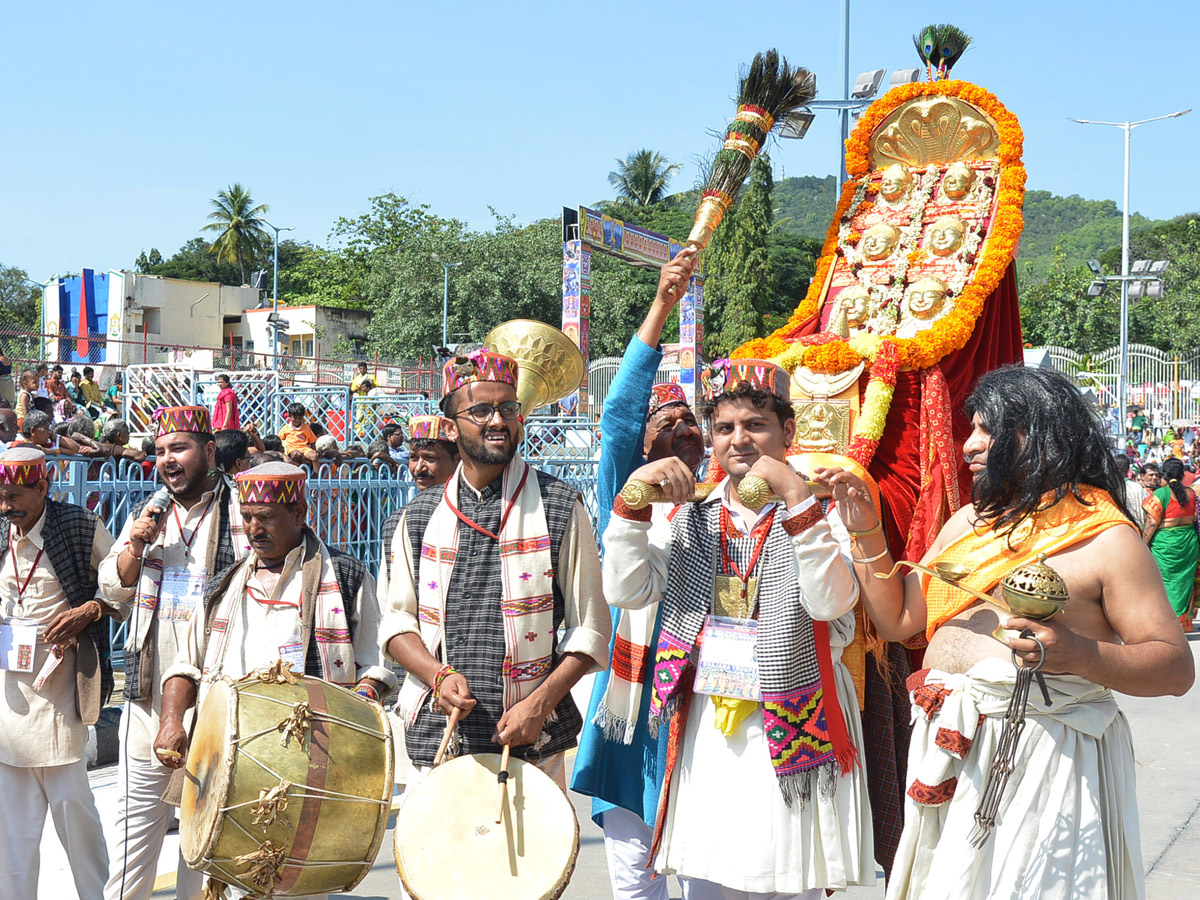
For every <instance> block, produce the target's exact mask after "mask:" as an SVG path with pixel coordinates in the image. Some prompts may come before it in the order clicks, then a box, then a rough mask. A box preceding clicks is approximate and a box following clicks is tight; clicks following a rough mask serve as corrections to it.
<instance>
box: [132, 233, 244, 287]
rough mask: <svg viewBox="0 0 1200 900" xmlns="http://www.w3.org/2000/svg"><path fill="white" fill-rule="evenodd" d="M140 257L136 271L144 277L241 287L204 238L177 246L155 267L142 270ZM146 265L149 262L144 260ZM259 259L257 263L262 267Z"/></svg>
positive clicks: (236, 274)
mask: <svg viewBox="0 0 1200 900" xmlns="http://www.w3.org/2000/svg"><path fill="white" fill-rule="evenodd" d="M142 262H143V260H142V259H141V258H140V257H139V259H138V262H137V264H136V268H137V270H138V271H139V272H141V273H142V274H146V275H160V276H162V277H163V278H182V279H184V280H185V281H211V282H215V283H216V284H231V285H239V284H243V283H244V282H243V280H242V277H241V273H240V272H239V271H238V268H237V266H236V265H234V264H233V263H228V262H223V261H222V260H220V259H218V258H217V255H216V254H215V253H213V252H212V245H211V244H210V243H209V242H208V241H206V240H205V239H204V238H201V237H196V238H192V239H191V240H190V241H188V242H187V243H186V244H184V245H183V246H182V247H180V248H179V249H178V250H177V251H176V252H175V253H174V254H173V255H172V256H171V258H170V259H166V260H163V261H161V262H159V263H158V264H156V265H148V266H147V267H146V268H145V269H144V270H143V268H142V265H141V263H142ZM145 262H147V263H149V262H150V259H149V257H147V259H146V260H145ZM261 262H262V261H261V260H256V263H259V264H261Z"/></svg>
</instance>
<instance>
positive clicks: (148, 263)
mask: <svg viewBox="0 0 1200 900" xmlns="http://www.w3.org/2000/svg"><path fill="white" fill-rule="evenodd" d="M162 264H163V255H162V254H161V253H159V252H158V248H157V247H151V248H150V252H149V253H146V251H145V250H143V251H142V252H141V253H139V254H138V258H137V262H135V263H134V264H133V270H134V271H135V272H137V273H138V274H139V275H149V274H150V270H151V269H153V268H154V267H155V266H161V265H162Z"/></svg>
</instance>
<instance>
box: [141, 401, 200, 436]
mask: <svg viewBox="0 0 1200 900" xmlns="http://www.w3.org/2000/svg"><path fill="white" fill-rule="evenodd" d="M154 418H155V420H156V422H157V423H158V425H157V427H156V428H155V431H154V437H155V438H160V437H162V436H163V435H164V434H174V433H175V432H177V431H186V432H190V433H192V434H212V419H211V418H210V417H209V415H208V410H207V409H205V408H204V407H203V406H167V407H163V408H162V409H159V410H156V411H155V413H154Z"/></svg>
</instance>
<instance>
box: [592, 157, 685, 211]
mask: <svg viewBox="0 0 1200 900" xmlns="http://www.w3.org/2000/svg"><path fill="white" fill-rule="evenodd" d="M681 168H682V166H681V165H680V164H679V163H671V162H669V161H668V160H667V158H666V157H665V156H663V155H662V154H661V153H655V152H654V151H652V150H635V151H634V152H633V153H630V154H629V155H628V156H626V157H625V158H624V159H618V160H617V168H616V169H615V170H614V171H612V172H609V173H608V183H609V184H611V185H612V186H613V188H615V189H616V192H617V196H618V197H620V198H621V199H623V200H626V201H628V202H630V203H632V204H634V205H635V206H652V205H653V204H655V203H658V202H659V201H660V200H662V199H663V198H664V197H666V195H667V187H668V185H670V183H671V176H673V175H674V174H675V173H676V172H678V171H679V170H680V169H681Z"/></svg>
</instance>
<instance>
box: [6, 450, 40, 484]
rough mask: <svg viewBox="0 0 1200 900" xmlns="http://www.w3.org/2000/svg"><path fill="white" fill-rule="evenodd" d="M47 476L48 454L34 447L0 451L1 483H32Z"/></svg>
mask: <svg viewBox="0 0 1200 900" xmlns="http://www.w3.org/2000/svg"><path fill="white" fill-rule="evenodd" d="M45 478H46V454H45V453H43V452H42V451H41V450H35V449H33V448H32V447H15V448H13V449H12V450H5V451H4V452H3V453H0V484H11V485H18V486H22V485H31V484H37V483H38V482H39V481H43V480H45Z"/></svg>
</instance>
